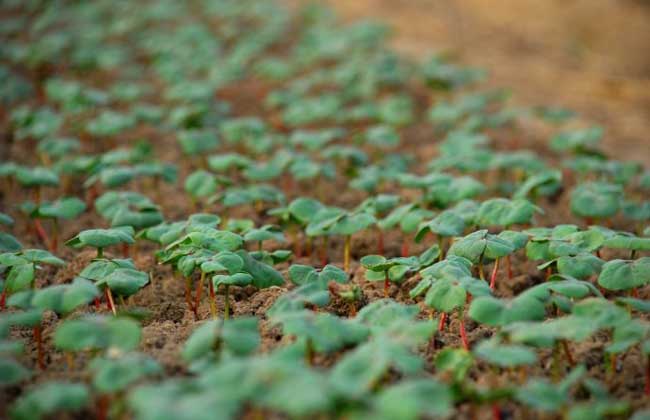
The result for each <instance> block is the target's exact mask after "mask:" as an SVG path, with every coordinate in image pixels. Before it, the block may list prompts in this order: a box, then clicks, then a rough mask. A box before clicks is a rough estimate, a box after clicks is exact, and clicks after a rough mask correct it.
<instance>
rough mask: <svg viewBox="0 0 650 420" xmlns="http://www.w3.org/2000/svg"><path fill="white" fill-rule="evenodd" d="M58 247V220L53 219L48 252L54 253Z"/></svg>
mask: <svg viewBox="0 0 650 420" xmlns="http://www.w3.org/2000/svg"><path fill="white" fill-rule="evenodd" d="M58 247H59V220H58V219H57V218H56V217H55V218H54V219H52V239H51V241H50V246H49V248H50V252H51V253H53V254H54V253H56V250H57V248H58Z"/></svg>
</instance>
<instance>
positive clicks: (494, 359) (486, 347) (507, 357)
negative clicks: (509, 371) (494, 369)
mask: <svg viewBox="0 0 650 420" xmlns="http://www.w3.org/2000/svg"><path fill="white" fill-rule="evenodd" d="M473 352H474V354H475V355H476V357H477V358H479V359H481V360H484V361H486V362H488V363H490V364H493V365H496V366H499V367H504V368H507V367H514V366H522V365H532V364H535V363H536V362H537V354H536V353H535V352H534V351H533V350H531V349H529V348H528V347H526V346H521V345H516V344H501V343H499V342H498V340H497V339H495V338H492V339H489V340H483V341H481V342H480V343H479V344H478V345H477V346H476V347H475V348H474V350H473Z"/></svg>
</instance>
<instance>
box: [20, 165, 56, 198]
mask: <svg viewBox="0 0 650 420" xmlns="http://www.w3.org/2000/svg"><path fill="white" fill-rule="evenodd" d="M16 180H17V181H18V183H19V184H20V185H21V186H23V187H25V188H28V189H31V190H33V192H34V202H35V203H36V204H37V205H39V204H41V199H42V188H43V187H58V186H59V175H58V174H57V173H56V172H54V171H53V170H51V169H48V168H44V167H41V166H35V167H32V168H28V167H18V168H17V169H16Z"/></svg>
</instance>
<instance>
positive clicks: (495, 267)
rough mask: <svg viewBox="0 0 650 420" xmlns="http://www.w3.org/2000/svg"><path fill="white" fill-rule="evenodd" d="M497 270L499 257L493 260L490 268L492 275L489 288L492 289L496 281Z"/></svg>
mask: <svg viewBox="0 0 650 420" xmlns="http://www.w3.org/2000/svg"><path fill="white" fill-rule="evenodd" d="M498 271H499V258H497V259H496V261H495V262H494V268H493V269H492V275H491V276H490V289H492V290H494V286H496V282H497V272H498Z"/></svg>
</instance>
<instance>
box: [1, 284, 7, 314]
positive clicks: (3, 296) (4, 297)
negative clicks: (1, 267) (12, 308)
mask: <svg viewBox="0 0 650 420" xmlns="http://www.w3.org/2000/svg"><path fill="white" fill-rule="evenodd" d="M6 308H7V289H4V290H3V291H2V294H1V295H0V311H4V310H5V309H6Z"/></svg>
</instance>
